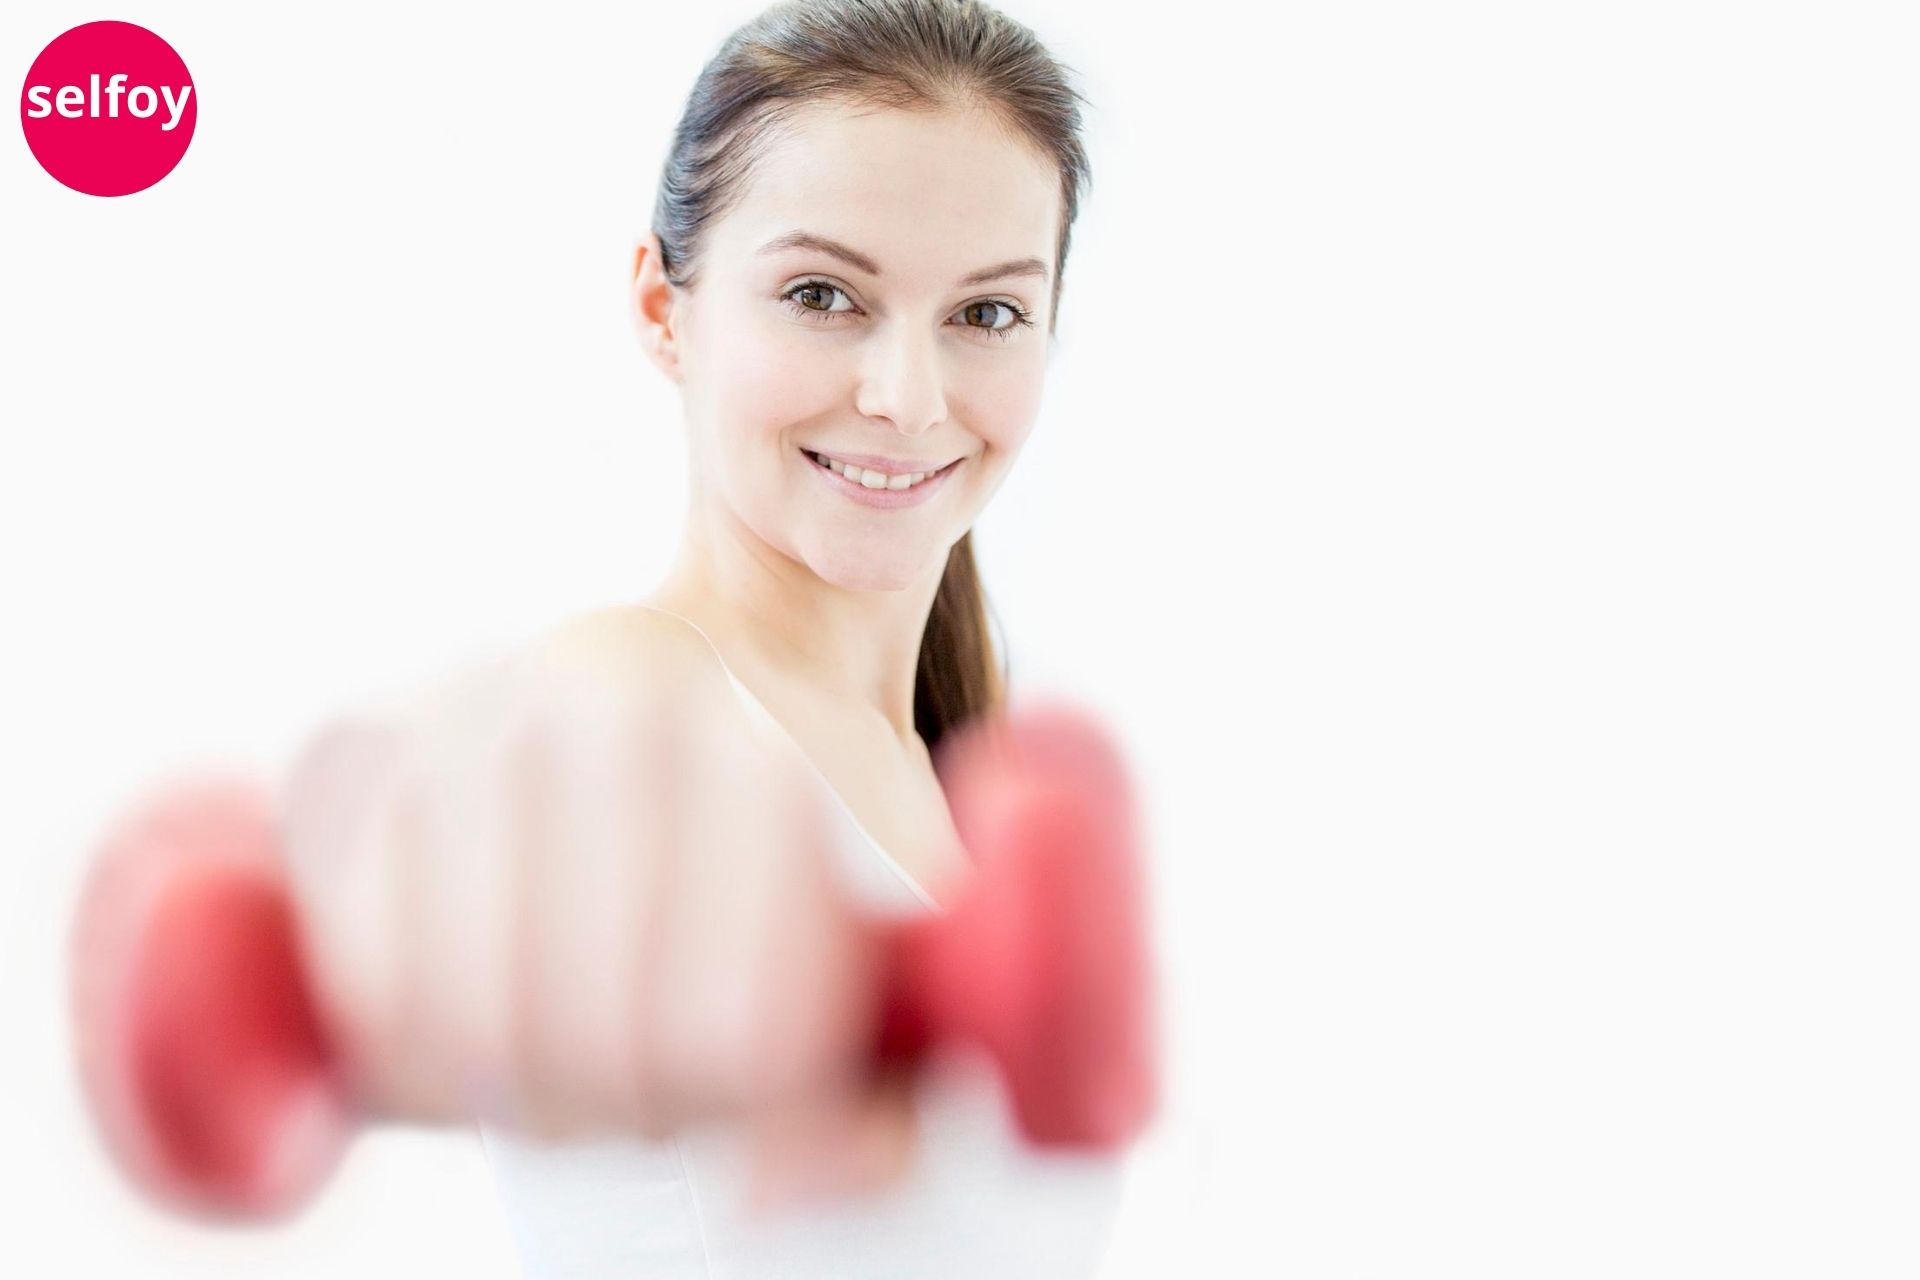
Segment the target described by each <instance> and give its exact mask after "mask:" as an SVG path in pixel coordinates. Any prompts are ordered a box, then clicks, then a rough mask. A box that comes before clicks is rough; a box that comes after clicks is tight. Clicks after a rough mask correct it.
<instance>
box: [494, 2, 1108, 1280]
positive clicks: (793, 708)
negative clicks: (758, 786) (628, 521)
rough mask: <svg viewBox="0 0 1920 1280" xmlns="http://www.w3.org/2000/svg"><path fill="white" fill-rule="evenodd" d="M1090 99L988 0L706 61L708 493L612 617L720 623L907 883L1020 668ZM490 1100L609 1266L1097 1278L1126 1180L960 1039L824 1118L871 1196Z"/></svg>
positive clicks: (693, 366)
mask: <svg viewBox="0 0 1920 1280" xmlns="http://www.w3.org/2000/svg"><path fill="white" fill-rule="evenodd" d="M1076 99H1077V95H1076V94H1075V93H1074V91H1073V90H1072V89H1071V88H1069V86H1068V85H1067V83H1066V81H1065V79H1064V76H1063V73H1062V69H1061V68H1060V67H1059V66H1058V65H1057V64H1056V63H1055V62H1054V61H1053V60H1051V59H1050V58H1049V57H1048V55H1047V54H1046V52H1045V51H1044V50H1043V49H1042V48H1041V46H1040V45H1039V44H1038V43H1037V42H1036V41H1035V39H1034V38H1033V36H1032V35H1031V34H1030V33H1029V32H1028V31H1026V30H1025V29H1024V28H1022V27H1020V26H1018V25H1016V24H1014V23H1012V22H1010V21H1008V20H1007V19H1006V18H1004V17H1003V16H1001V15H1000V14H998V13H996V12H994V11H993V10H992V9H989V8H987V7H986V6H984V5H980V4H974V3H967V2H964V0H823V2H817V3H801V4H787V5H781V6H778V7H776V8H774V9H772V10H770V11H768V12H767V13H765V14H764V15H763V16H761V17H760V18H759V19H757V20H756V21H754V22H752V23H750V24H749V25H748V26H746V27H745V28H743V29H741V30H740V31H739V32H737V33H735V34H734V35H733V36H732V37H731V38H730V39H729V40H728V41H727V42H726V44H725V45H724V46H723V47H722V48H721V49H720V51H719V52H718V54H717V55H716V56H715V57H714V59H713V60H712V62H711V63H710V64H709V65H708V66H707V68H706V69H705V71H704V72H703V73H702V75H701V76H700V78H699V81H698V83H697V84H696V85H695V87H694V89H693V93H692V96H691V99H690V101H689V102H688V104H687V108H686V111H685V114H684V116H683V117H682V120H681V122H680V125H679V128H678V130H677V131H676V133H675V136H674V139H673V146H672V151H671V154H670V156H669V159H668V161H667V164H666V168H665V172H664V174H663V177H662V181H661V186H660V193H659V200H658V205H657V207H656V210H655V215H654V226H653V230H652V233H651V234H650V235H648V236H647V237H646V240H645V242H644V243H643V244H642V245H641V247H640V248H639V250H638V252H637V254H636V256H635V259H634V279H633V288H634V296H635V300H636V304H637V308H638V315H639V321H640V331H641V333H642V336H643V339H644V345H645V346H646V349H647V351H648V353H649V355H650V356H651V357H652V359H653V361H654V363H655V364H656V365H657V366H658V367H659V368H660V369H661V370H662V371H663V372H664V373H665V374H666V375H667V376H668V377H669V378H670V379H672V380H673V382H674V383H675V384H676V385H677V386H678V388H679V390H680V394H681V397H682V401H683V405H684V413H685V426H686V430H687V442H688V457H689V460H690V467H691V473H692V474H691V480H692V494H691V500H690V502H689V507H688V515H687V524H686V528H685V532H684V536H683V539H682V542H681V544H680V547H679V552H678V556H677V559H676V561H675V563H674V565H673V567H672V570H671V572H670V573H669V574H668V576H667V577H666V579H665V580H664V581H663V582H662V583H661V584H660V585H659V586H658V587H657V588H656V589H655V590H654V591H653V592H652V593H651V594H649V595H648V596H647V597H645V599H644V600H643V601H642V602H640V603H638V604H636V605H634V606H631V607H628V608H624V609H614V610H609V611H607V612H605V613H603V614H600V615H596V616H594V617H593V618H591V619H588V620H586V621H585V622H583V623H582V624H581V626H582V627H583V628H585V629H586V630H588V631H591V632H594V633H596V634H598V635H600V636H602V637H603V638H606V639H608V640H609V642H610V643H612V644H614V645H619V644H622V643H631V644H632V645H634V646H637V647H647V648H649V649H650V651H651V652H654V653H655V654H656V655H657V660H658V661H665V662H672V661H674V660H675V659H673V658H672V657H671V656H669V655H671V654H673V653H676V652H677V653H681V654H686V653H689V652H691V651H692V650H691V649H690V648H689V647H679V648H676V647H675V646H674V645H673V644H672V643H671V642H670V641H663V640H662V639H661V638H660V628H662V627H663V626H664V627H671V628H683V629H684V630H685V634H686V635H687V636H690V637H693V638H694V639H697V641H698V642H699V650H698V652H700V653H705V654H710V655H712V659H713V661H715V662H717V663H718V664H720V667H721V669H722V670H723V671H724V673H725V675H726V676H727V677H728V678H729V680H730V682H731V684H732V686H733V688H734V689H735V691H736V692H737V694H738V695H739V697H740V698H741V701H742V705H743V706H744V707H746V708H747V709H748V710H749V712H750V714H751V715H752V716H753V717H754V720H755V723H756V724H757V725H759V726H761V727H762V728H763V729H764V730H765V731H767V732H769V733H772V734H780V735H788V736H790V739H791V742H792V743H793V744H796V745H797V746H798V748H799V749H800V750H801V751H802V752H803V753H804V755H805V756H806V757H807V758H808V759H809V760H811V762H812V763H813V765H814V766H815V767H817V769H818V770H819V773H820V776H821V777H822V778H823V779H824V780H825V782H826V783H827V785H828V786H830V788H831V789H832V791H833V792H834V793H835V794H836V795H837V796H838V797H839V798H840V800H841V802H843V804H844V807H845V810H846V813H847V816H848V817H849V818H850V819H851V822H852V824H853V827H852V829H851V838H850V839H849V840H848V841H846V842H843V844H842V846H841V850H840V852H841V854H842V855H843V856H842V863H841V867H840V869H841V871H842V873H843V874H844V876H845V878H846V880H847V883H848V885H849V886H850V887H851V888H853V889H854V890H855V891H856V892H857V893H859V894H860V895H861V896H862V897H863V898H864V899H865V901H866V902H867V904H868V905H869V906H871V907H875V908H878V909H881V910H895V911H900V912H913V911H922V910H936V909H938V906H939V904H940V902H941V901H943V900H944V899H946V898H947V897H948V895H949V894H950V893H951V892H952V890H953V889H954V888H955V887H956V886H957V885H958V884H959V883H960V882H961V881H962V880H963V879H964V876H965V873H966V860H965V854H964V852H963V851H962V849H961V847H960V843H959V840H958V837H957V835H956V834H955V832H954V828H953V825H952V822H951V820H950V818H949V815H948V811H947V807H946V804H945V801H944V798H943V796H942V792H941V787H940V782H939V779H938V778H937V777H936V775H935V771H934V768H933V751H932V749H933V748H934V747H935V746H936V745H937V744H938V742H939V741H940V739H941V737H942V735H943V734H945V733H946V732H948V731H949V730H951V729H953V728H955V727H957V726H958V725H960V724H961V723H963V722H965V721H967V720H968V719H970V718H971V717H974V716H978V715H981V714H983V713H986V712H989V711H992V710H994V709H996V708H997V707H999V706H1000V705H1001V701H1002V687H1001V680H1000V678H999V675H998V673H997V671H996V669H995V665H994V658H993V652H994V650H993V645H992V643H991V640H990V638H989V636H988V633H987V626H986V617H985V609H984V600H983V597H982V594H981V587H980V582H979V579H978V577H977V576H976V572H975V567H974V559H973V552H972V548H971V543H970V538H969V530H970V528H971V526H972V525H973V523H974V521H975V520H976V519H977V518H978V516H979V515H980V512H981V511H982V509H983V508H984V507H985V506H986V504H987V502H988V500H989V499H990V498H991V497H992V496H993V494H994V492H995V490H996V489H998V487H999V485H1000V483H1001V481H1002V480H1004V479H1005V478H1006V475H1007V472H1008V470H1009V468H1010V467H1011V466H1012V465H1013V462H1014V459H1015V458H1016V457H1017V456H1018V455H1019V452H1020V449H1021V446H1022V445H1023V443H1024V442H1025V440H1026V438H1027V435H1028V433H1029V431H1030V430H1031V428H1032V426H1033V422H1034V418H1035V415H1036V411H1037V409H1038V406H1039V402H1040V392H1041V383H1042V379H1043V376H1044V373H1045V370H1046V364H1047V354H1048V349H1049V344H1050V341H1051V339H1052V336H1053V323H1054V318H1055V315H1056V313H1057V309H1058V305H1059V298H1060V270H1061V267H1062V266H1063V265H1064V262H1065V259H1066V251H1067V244H1068V238H1069V232H1070V228H1071V226H1072V222H1073V219H1074V215H1075V209H1076V206H1077V202H1078V196H1079V192H1080V190H1081V188H1082V186H1083V185H1084V183H1085V181H1086V160H1085V156H1084V153H1083V151H1082V148H1081V145H1080V142H1079V141H1078V138H1077V136H1076V135H1077V129H1078V111H1077V108H1076ZM483 1134H484V1136H485V1138H486V1141H487V1147H488V1151H489V1153H490V1156H491V1157H492V1159H493V1160H494V1162H495V1167H496V1172H497V1175H498V1179H499V1183H500V1186H501V1189H502V1193H503V1196H504V1199H505V1203H506V1206H507V1209H508V1211H509V1215H510V1218H511V1221H512V1223H513V1226H514V1230H515V1234H516V1237H517V1238H518V1239H519V1240H520V1241H521V1244H522V1248H523V1252H524V1255H525V1259H526V1261H527V1263H528V1265H529V1266H530V1267H531V1269H532V1270H533V1272H534V1274H538V1275H550V1276H555V1277H579V1278H582V1280H584V1278H585V1277H601V1276H605V1277H613V1276H635V1277H638V1276H650V1277H682V1276H685V1277H695V1276H702V1277H704V1276H729V1277H732V1276H740V1277H747V1276H753V1277H765V1276H772V1275H780V1276H796V1277H797V1276H808V1277H811V1276H821V1277H826V1276H834V1277H854V1276H876V1277H878V1276H889V1277H894V1276H907V1275H911V1276H917V1277H924V1276H948V1275H952V1276H963V1275H964V1276H981V1275H995V1276H998V1277H1001V1278H1002V1280H1004V1278H1006V1277H1011V1276H1026V1275H1032V1276H1042V1275H1044V1276H1049V1277H1064V1276H1076V1275H1079V1276H1084V1275H1088V1274H1091V1273H1092V1271H1093V1270H1094V1268H1095V1266H1096V1265H1097V1262H1098V1259H1099V1256H1100V1254H1101V1251H1102V1248H1103V1245H1104V1241H1105V1234H1106V1231H1107V1228H1108V1224H1109V1222H1110V1219H1111V1213H1112V1209H1113V1204H1114V1199H1115V1196H1116V1193H1117V1189H1118V1185H1117V1175H1118V1170H1117V1168H1116V1167H1115V1165H1114V1164H1113V1163H1112V1162H1110V1161H1107V1160H1101V1159H1094V1158H1090V1157H1082V1156H1075V1157H1066V1156H1061V1155H1056V1154H1040V1153H1036V1152H1035V1151H1033V1150H1031V1149H1028V1148H1026V1147H1024V1146H1023V1145H1022V1144H1021V1143H1020V1142H1018V1141H1017V1139H1016V1138H1015V1137H1014V1136H1013V1133H1012V1130H1011V1129H1010V1127H1009V1121H1008V1117H1007V1115H1006V1113H1005V1111H1004V1109H1003V1103H1002V1101H1001V1098H1000V1095H999V1094H998V1093H997V1091H996V1089H995V1086H994V1083H993V1079H992V1076H991V1074H990V1072H989V1071H988V1070H987V1069H985V1068H984V1066H983V1065H982V1064H980V1063H977V1062H971V1061H968V1060H965V1059H959V1058H955V1059H949V1060H948V1061H947V1062H946V1063H945V1065H944V1068H943V1069H942V1071H941V1072H938V1073H936V1075H935V1078H934V1079H933V1080H932V1081H922V1082H921V1085H920V1086H919V1087H918V1088H917V1089H914V1090H911V1091H910V1090H909V1089H907V1088H906V1087H904V1086H900V1087H888V1088H883V1089H879V1090H876V1091H875V1093H874V1094H873V1095H871V1096H868V1097H865V1098H863V1099H861V1100H860V1102H859V1104H858V1105H857V1106H851V1107H849V1108H848V1110H847V1111H846V1112H845V1113H843V1114H840V1115H837V1116H836V1117H834V1119H833V1122H832V1123H831V1124H825V1123H821V1122H819V1121H818V1120H816V1121H815V1123H814V1124H813V1126H812V1127H811V1128H810V1129H808V1130H806V1131H804V1132H802V1133H796V1135H795V1137H794V1143H795V1147H796V1158H797V1159H798V1160H801V1161H803V1162H804V1163H805V1167H806V1171H807V1173H808V1176H809V1178H810V1180H811V1181H810V1185H812V1186H813V1187H815V1188H816V1189H817V1188H819V1187H820V1186H821V1185H823V1182H824V1184H825V1185H827V1186H829V1187H830V1188H832V1189H835V1190H837V1191H838V1193H839V1194H837V1195H834V1196H831V1197H829V1198H827V1199H824V1200H823V1199H821V1198H820V1197H819V1196H818V1195H816V1196H814V1197H813V1198H812V1200H810V1201H809V1203H807V1204H806V1205H804V1206H796V1208H795V1211H794V1212H792V1213H781V1214H776V1215H774V1216H771V1217H768V1216H763V1214H762V1212H761V1210H760V1209H759V1208H757V1207H756V1205H757V1203H758V1202H756V1201H755V1200H754V1199H753V1197H752V1196H751V1195H750V1194H749V1193H748V1188H747V1183H748V1182H749V1179H748V1177H747V1175H746V1155H745V1152H744V1150H743V1149H742V1148H741V1146H740V1145H739V1143H738V1141H737V1140H736V1138H735V1137H734V1136H733V1135H732V1134H731V1133H729V1132H728V1131H725V1130H722V1129H719V1128H709V1129H706V1130H695V1131H691V1132H683V1133H679V1134H676V1135H675V1136H673V1137H671V1138H667V1139H665V1140H661V1141H617V1142H606V1141H592V1142H578V1141H575V1142H567V1143H551V1142H546V1141H542V1140H535V1139H529V1138H525V1137H519V1136H514V1135H513V1134H510V1133H509V1132H507V1131H505V1130H495V1129H490V1128H489V1129H483ZM836 1168H837V1170H838V1173H837V1174H833V1173H832V1171H833V1170H834V1169H836ZM829 1175H832V1177H833V1179H834V1180H833V1181H830V1182H828V1181H825V1180H826V1179H827V1178H828V1177H829Z"/></svg>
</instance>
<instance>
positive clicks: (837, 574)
mask: <svg viewBox="0 0 1920 1280" xmlns="http://www.w3.org/2000/svg"><path fill="white" fill-rule="evenodd" d="M813 571H814V572H815V573H817V574H819V575H820V577H821V578H822V579H824V580H825V581H827V582H831V583H832V584H833V585H834V586H836V587H845V588H846V589H847V590H849V591H905V590H907V589H908V588H909V587H914V586H917V585H919V584H920V583H922V582H924V581H926V575H927V564H926V562H925V561H913V562H909V561H907V560H905V559H904V558H901V557H898V556H893V557H888V558H887V559H882V560H877V559H875V558H873V557H871V556H860V555H855V554H851V553H849V554H846V555H834V556H822V557H819V558H817V559H815V560H814V561H813Z"/></svg>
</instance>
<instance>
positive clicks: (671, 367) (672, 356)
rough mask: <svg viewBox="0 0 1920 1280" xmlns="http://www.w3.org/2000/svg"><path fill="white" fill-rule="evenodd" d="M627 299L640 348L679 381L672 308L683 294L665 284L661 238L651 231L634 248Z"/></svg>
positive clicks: (661, 368) (676, 340)
mask: <svg viewBox="0 0 1920 1280" xmlns="http://www.w3.org/2000/svg"><path fill="white" fill-rule="evenodd" d="M630 296H631V297H632V298H633V303H634V320H635V322H636V324H637V326H638V328H639V332H640V343H641V345H642V346H644V347H645V348H646V350H647V355H648V356H649V357H650V358H651V359H652V360H653V363H654V364H655V365H657V366H659V369H660V371H661V372H662V373H664V374H666V375H667V377H669V378H671V379H672V380H673V381H675V382H679V381H680V350H679V345H678V334H677V332H676V331H675V329H674V325H673V321H674V314H673V309H674V304H675V302H677V301H678V300H679V298H680V297H681V296H682V295H680V294H678V293H677V292H676V291H675V290H674V288H673V286H672V285H671V284H669V283H668V282H667V277H666V271H665V269H664V268H663V267H662V266H661V263H660V238H659V237H658V236H657V235H655V234H654V233H653V232H652V231H649V232H647V234H646V237H645V238H644V239H643V240H641V241H640V243H639V245H638V246H636V247H635V248H634V251H633V280H632V282H631V294H630Z"/></svg>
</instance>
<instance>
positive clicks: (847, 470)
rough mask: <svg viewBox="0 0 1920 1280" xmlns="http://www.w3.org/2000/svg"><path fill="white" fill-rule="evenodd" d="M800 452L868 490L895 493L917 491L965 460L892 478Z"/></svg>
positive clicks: (957, 460)
mask: <svg viewBox="0 0 1920 1280" xmlns="http://www.w3.org/2000/svg"><path fill="white" fill-rule="evenodd" d="M800 452H802V453H804V454H806V455H807V457H808V458H809V459H810V460H811V461H812V462H813V464H814V465H815V466H817V467H819V468H821V469H822V470H824V471H832V472H834V473H835V474H837V475H840V476H842V477H843V478H845V479H847V480H850V481H852V482H853V483H855V484H858V485H861V486H863V487H865V488H868V489H887V490H890V491H892V492H895V493H900V492H904V491H906V490H908V489H917V488H919V487H920V486H921V485H923V484H925V483H926V482H927V481H929V480H931V479H933V478H934V477H936V476H940V475H944V474H945V473H946V472H948V471H951V470H953V469H954V468H955V467H957V466H959V465H960V463H961V462H962V461H963V459H960V458H955V459H954V460H953V461H952V462H949V463H948V464H947V465H946V466H944V467H936V468H934V469H933V470H932V471H915V472H911V473H909V474H907V475H897V476H890V475H888V474H887V473H886V472H884V471H870V470H867V469H866V468H864V467H856V466H854V465H853V464H851V463H842V462H840V461H839V460H837V459H834V458H829V457H827V456H826V455H825V454H822V453H815V452H814V451H813V450H811V449H804V448H803V449H801V450H800Z"/></svg>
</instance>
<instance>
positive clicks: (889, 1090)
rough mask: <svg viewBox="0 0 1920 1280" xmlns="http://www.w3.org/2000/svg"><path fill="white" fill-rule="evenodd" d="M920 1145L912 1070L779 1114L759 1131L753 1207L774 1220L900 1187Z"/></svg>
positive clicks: (754, 1156) (754, 1136)
mask: <svg viewBox="0 0 1920 1280" xmlns="http://www.w3.org/2000/svg"><path fill="white" fill-rule="evenodd" d="M919 1146H920V1133H919V1121H918V1118H917V1115H916V1110H915V1104H914V1084H913V1079H912V1077H911V1076H909V1075H908V1074H906V1073H905V1072H893V1073H887V1074H884V1075H882V1076H879V1077H877V1078H875V1079H874V1080H872V1081H870V1082H867V1083H864V1084H862V1085H861V1086H860V1087H858V1088H854V1089H848V1090H846V1091H844V1092H841V1093H837V1094H833V1095H829V1096H828V1097H827V1098H826V1099H824V1100H819V1099H816V1100H811V1101H808V1102H807V1103H805V1104H794V1105H791V1106H787V1107H783V1108H781V1109H779V1110H775V1111H771V1112H769V1113H767V1114H765V1115H763V1116H762V1117H760V1119H759V1121H758V1123H757V1124H756V1125H755V1126H754V1129H753V1134H752V1145H751V1152H752V1155H751V1169H752V1174H751V1179H750V1187H749V1191H748V1206H749V1210H750V1212H752V1213H753V1214H754V1215H755V1216H759V1217H767V1216H771V1215H774V1214H776V1213H785V1212H788V1211H790V1210H792V1209H793V1208H795V1207H804V1206H805V1205H807V1204H818V1203H821V1202H824V1201H830V1200H838V1199H845V1198H849V1197H855V1196H868V1195H880V1194H883V1193H886V1192H888V1191H890V1190H894V1189H896V1188H898V1187H899V1186H900V1185H901V1184H902V1183H904V1182H905V1181H906V1179H907V1177H908V1175H909V1174H910V1173H911V1172H912V1170H913V1167H914V1163H915V1157H916V1156H917V1155H918V1152H919Z"/></svg>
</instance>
